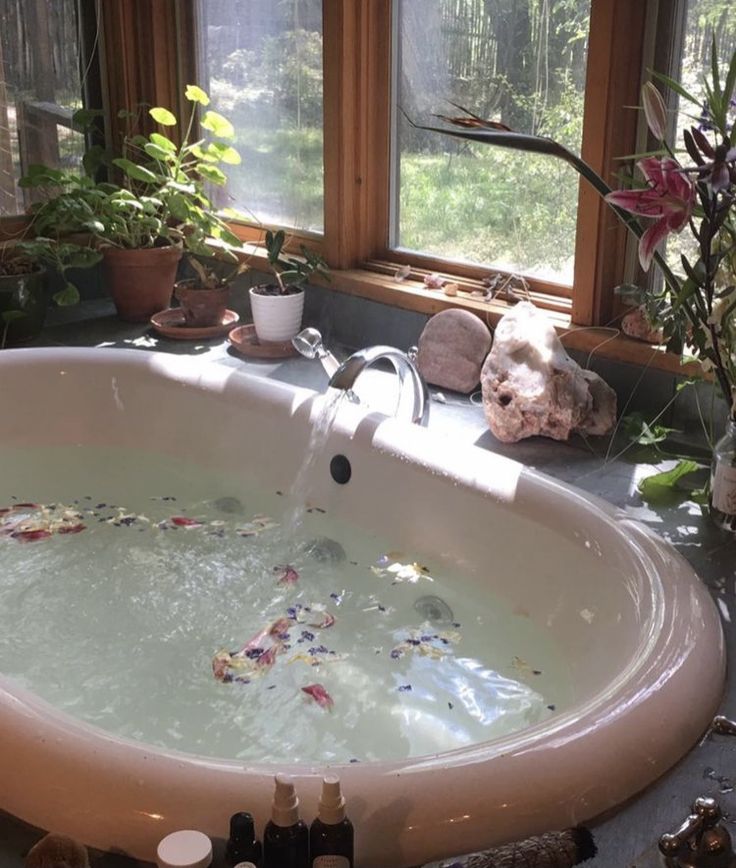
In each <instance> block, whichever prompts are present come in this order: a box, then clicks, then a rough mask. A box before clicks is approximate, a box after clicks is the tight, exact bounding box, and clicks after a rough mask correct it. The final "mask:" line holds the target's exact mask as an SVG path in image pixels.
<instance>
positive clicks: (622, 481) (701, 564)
mask: <svg viewBox="0 0 736 868" xmlns="http://www.w3.org/2000/svg"><path fill="white" fill-rule="evenodd" d="M56 313H57V316H56V324H54V325H51V326H50V327H47V329H46V330H45V331H44V333H43V335H42V337H41V338H40V339H39V340H38V341H37V342H36V345H37V346H54V345H56V346H58V345H66V346H98V347H111V346H114V347H118V348H120V347H127V348H130V349H131V351H135V350H136V349H147V350H157V351H162V352H170V353H180V354H197V355H200V356H201V357H202V359H203V360H206V361H214V362H217V363H218V364H224V365H228V366H230V367H233V368H237V369H239V370H244V371H247V372H249V373H252V374H255V375H257V376H261V377H268V378H273V379H277V380H281V381H282V382H286V383H291V384H293V385H298V386H303V387H307V388H313V389H315V390H320V391H321V390H322V389H324V387H325V385H326V376H325V375H324V373H323V371H322V369H321V367H320V366H319V365H318V364H317V363H316V362H307V361H306V360H304V359H301V358H298V359H297V358H295V359H287V360H279V361H269V362H266V361H255V360H249V359H245V358H244V357H242V356H240V355H238V354H237V353H235V352H234V351H233V350H231V349H230V348H229V347H228V344H227V342H226V341H224V340H223V339H217V340H211V341H201V342H197V341H189V342H183V341H174V340H168V339H165V338H160V337H158V336H156V335H155V334H154V333H153V332H151V331H150V330H149V329H148V328H147V327H146V326H135V325H126V324H124V323H121V322H120V321H119V320H117V319H116V318H115V316H114V314H113V312H112V309H111V306H110V304H109V302H107V301H106V300H95V301H88V302H85V303H84V304H83V305H82V306H81V308H78V309H76V310H74V311H72V312H67V313H61V312H56ZM65 320H66V321H65ZM379 376H380V374H379ZM432 392H433V393H434V394H433V398H434V400H433V403H432V411H431V421H430V427H431V428H432V429H433V430H435V431H438V432H441V433H443V434H445V435H447V436H448V437H450V438H452V439H453V440H454V441H455V442H456V443H457V444H475V445H477V446H479V447H481V448H483V449H489V450H491V451H494V452H498V453H501V454H504V455H507V456H508V457H510V458H513V459H515V460H517V461H520V462H521V463H523V464H525V465H527V466H531V467H535V468H536V469H538V470H540V471H543V472H544V473H547V474H549V475H551V476H553V477H555V478H557V479H559V480H562V481H564V482H567V483H570V484H572V485H575V486H577V487H579V488H581V489H583V490H584V491H587V492H590V493H593V494H596V495H598V496H600V497H603V498H604V499H606V500H608V501H609V502H611V503H613V504H615V505H616V506H619V507H621V508H623V509H624V510H626V512H627V513H628V514H629V515H630V516H631V517H633V518H636V519H638V520H639V521H641V522H643V523H645V524H647V525H648V526H650V527H651V528H652V529H653V530H655V531H656V532H657V533H659V534H660V535H661V536H663V537H664V538H665V539H667V540H669V541H670V542H671V543H672V544H673V545H674V546H675V547H676V548H677V550H678V551H679V552H680V553H681V554H682V555H684V557H685V558H687V559H688V560H689V561H690V563H691V564H692V565H693V567H694V568H695V570H696V571H697V572H698V574H699V575H700V577H701V578H702V580H703V581H704V583H705V584H706V585H707V586H708V588H709V590H710V591H711V593H712V595H713V597H714V599H715V601H716V604H717V606H718V608H719V610H720V612H721V615H722V620H723V624H724V628H725V633H726V639H727V646H728V657H729V663H730V664H731V665H730V666H729V668H730V670H731V672H733V671H734V667H733V665H732V664H733V659H734V653H736V631H735V630H734V624H733V621H734V616H735V615H736V558H735V556H736V541H734V540H733V539H732V538H730V537H729V536H727V535H724V534H723V533H722V532H720V531H718V530H716V529H715V528H714V527H713V526H712V525H711V524H710V523H709V521H708V519H707V518H706V517H704V516H703V515H701V513H700V510H699V508H698V507H696V506H695V505H694V504H692V503H688V502H680V501H677V502H673V503H671V504H670V505H666V506H660V507H657V508H656V509H655V508H651V507H649V506H647V505H646V504H645V503H643V502H642V500H641V498H640V497H639V495H638V493H637V489H636V485H637V482H638V480H639V479H641V478H642V477H643V476H646V475H648V474H650V473H651V472H652V469H653V467H652V465H650V464H642V463H636V462H635V461H633V460H631V454H630V453H626V452H624V451H623V450H624V446H623V445H621V444H619V442H618V441H614V444H615V445H611V444H609V443H608V442H597V443H595V444H591V443H586V442H584V441H582V440H576V441H574V442H570V443H556V442H554V441H551V440H546V439H542V438H534V439H530V440H527V441H523V442H521V443H518V444H514V445H504V444H501V443H499V442H497V441H496V440H495V439H494V438H493V437H492V435H491V434H490V433H489V431H488V429H487V425H486V423H485V419H484V417H483V412H482V409H481V407H480V406H479V403H478V402H477V396H475V399H474V396H471V397H470V398H468V397H466V396H460V395H453V394H447V395H445V396H440V398H439V399H437V395H436V390H434V389H433V390H432ZM442 397H444V399H445V400H444V402H442ZM382 409H385V408H382ZM721 711H722V713H724V714H727V715H729V716H736V691H735V690H734V678H733V676H731V677H730V678H729V683H728V685H727V689H726V695H725V697H724V701H723V704H722V709H721ZM666 725H667V722H666V721H664V722H663V726H666ZM530 785H532V786H533V783H532V784H530ZM0 786H1V784H0ZM699 795H712V796H715V797H716V798H717V799H718V801H719V802H720V804H721V806H722V808H723V810H724V812H725V814H726V820H725V822H726V826H727V828H729V829H730V830H731V831H732V833H733V834H734V835H736V739H730V740H729V738H728V737H724V736H708V737H706V738H705V739H704V740H703V742H702V743H701V744H700V745H699V746H697V747H695V748H693V750H692V751H691V752H690V753H689V754H688V755H687V756H686V757H685V758H684V759H683V760H682V761H681V762H680V763H679V764H678V765H677V766H676V768H675V769H673V770H672V771H670V772H669V773H667V774H666V775H665V776H664V778H662V779H661V780H660V781H659V782H658V783H656V784H655V785H654V786H652V787H650V788H649V789H648V790H647V791H646V792H644V793H643V794H641V795H640V796H638V797H637V798H635V799H633V800H632V801H631V802H630V803H629V804H628V805H627V806H625V807H623V808H621V809H620V810H618V811H616V812H614V813H612V815H611V816H610V817H608V818H605V819H602V820H600V821H599V822H597V823H595V824H593V825H592V829H593V833H594V836H595V840H596V844H597V846H598V851H599V853H598V856H597V857H596V858H595V859H593V860H592V861H589V862H587V863H586V865H589V866H590V868H654V866H660V868H661V866H662V865H663V862H662V861H661V860H660V858H659V857H658V856H657V855H656V852H655V851H656V841H657V838H658V836H659V835H660V834H661V833H662V832H665V831H669V830H671V829H672V828H674V827H675V826H676V825H678V824H679V823H680V821H681V820H683V819H684V817H685V816H686V815H687V813H688V808H689V805H690V804H691V803H692V801H693V800H694V798H695V797H696V796H699ZM40 836H41V832H39V831H38V830H36V829H32V828H30V827H28V826H25V825H24V824H22V823H20V822H18V821H17V820H15V819H13V818H11V817H9V816H7V815H4V814H2V813H1V812H0V864H1V865H2V866H3V868H20V866H21V865H22V863H23V855H24V854H25V852H26V851H27V849H28V848H29V847H30V846H31V845H32V844H33V843H34V842H35V841H36V840H37V839H38V838H39V837H40ZM653 848H654V849H653ZM93 864H95V865H98V866H100V868H115V866H117V868H122V866H132V865H135V864H138V863H134V862H132V861H130V860H128V859H125V858H124V857H119V856H111V855H102V854H95V858H94V859H93ZM387 868H388V866H387Z"/></svg>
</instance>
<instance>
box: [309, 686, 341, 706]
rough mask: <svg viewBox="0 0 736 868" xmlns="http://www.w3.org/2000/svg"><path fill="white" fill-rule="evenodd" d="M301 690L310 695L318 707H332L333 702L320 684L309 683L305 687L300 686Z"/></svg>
mask: <svg viewBox="0 0 736 868" xmlns="http://www.w3.org/2000/svg"><path fill="white" fill-rule="evenodd" d="M302 692H303V693H306V694H308V695H309V696H311V697H312V699H313V700H314V701H315V702H316V703H317V705H319V707H320V708H327V709H332V707H333V705H334V704H335V702H334V700H333V699H332V697H331V696H330V694H329V693H328V692H327V691H326V690H325V688H324V687H323V686H322V685H321V684H310V685H308V686H307V687H302Z"/></svg>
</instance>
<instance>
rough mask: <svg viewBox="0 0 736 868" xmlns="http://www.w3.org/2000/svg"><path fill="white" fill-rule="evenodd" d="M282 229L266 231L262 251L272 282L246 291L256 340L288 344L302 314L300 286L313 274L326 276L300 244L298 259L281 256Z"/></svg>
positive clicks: (319, 262) (324, 269)
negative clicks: (248, 295)
mask: <svg viewBox="0 0 736 868" xmlns="http://www.w3.org/2000/svg"><path fill="white" fill-rule="evenodd" d="M285 241H286V234H285V233H284V231H283V229H279V230H278V231H277V232H271V231H267V232H266V251H267V253H268V262H269V265H270V266H271V272H272V273H273V275H274V277H275V278H276V283H269V284H263V285H260V286H254V287H252V288H251V289H250V305H251V312H252V314H253V324H254V326H255V330H256V336H257V337H258V340H259V341H261V342H263V341H266V342H283V341H289V340H291V338H293V337H294V335H295V334H297V332H298V331H299V329H300V328H301V322H302V313H303V311H304V284H305V283H306V282H307V281H308V280H309V278H310V277H312V276H313V275H314V274H321V275H322V276H324V277H327V263H326V262H325V261H324V259H322V257H321V256H319V255H318V254H316V253H313V252H312V251H311V250H308V249H307V248H306V247H305V246H304V245H303V244H302V245H301V254H302V257H303V258H302V259H296V258H294V257H284V256H282V255H281V252H282V250H283V247H284V242H285Z"/></svg>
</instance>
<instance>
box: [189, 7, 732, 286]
mask: <svg viewBox="0 0 736 868" xmlns="http://www.w3.org/2000/svg"><path fill="white" fill-rule="evenodd" d="M206 5H207V6H209V7H212V8H214V7H215V6H216V5H217V0H208V3H207V4H206ZM257 5H258V4H254V3H252V2H251V0H234V2H233V3H232V4H228V6H227V9H226V8H225V7H224V6H223V7H222V9H223V11H222V16H223V17H222V20H221V21H220V20H217V21H215V19H214V18H213V20H212V23H215V24H225V23H227V22H232V21H233V20H235V19H237V20H242V21H246V20H251V19H250V18H248V16H249V15H253V16H255V15H256V13H257V12H258V10H257V9H256V6H257ZM288 5H289V6H290V9H289V10H288V14H287V10H286V7H285V6H283V7H282V6H279V7H278V10H277V11H275V12H273V15H274V16H275V17H276V18H278V16H281V18H278V22H279V26H280V27H281V28H282V30H281V32H279V33H277V34H276V35H269V36H266V37H265V38H262V39H260V40H258V39H256V38H255V37H253V38H252V39H250V40H249V41H248V37H247V34H246V37H245V42H246V43H247V44H245V43H244V44H243V46H241V47H237V48H235V49H234V50H231V51H228V50H222V51H220V50H219V48H218V47H217V46H214V45H213V46H211V47H210V49H209V50H208V54H207V64H208V67H209V69H210V75H211V80H210V89H211V91H212V92H213V94H215V95H216V97H217V100H218V103H219V104H220V105H222V106H223V107H224V109H226V110H227V112H228V115H229V116H230V117H231V118H232V119H233V122H234V125H235V128H236V136H237V138H236V145H237V147H238V149H239V150H240V152H241V153H242V155H243V163H242V165H241V166H238V167H234V171H232V172H231V173H230V176H231V183H230V186H229V193H230V194H231V195H232V196H233V198H234V200H235V204H237V205H238V207H240V208H242V209H244V210H250V211H252V212H253V213H254V215H255V216H256V217H258V218H259V219H261V220H264V221H265V220H268V219H271V220H276V222H281V223H284V224H286V225H295V226H299V227H303V228H311V229H317V230H321V228H322V225H323V222H322V220H323V217H322V211H323V186H322V171H323V166H322V141H323V136H322V125H321V100H322V80H321V63H322V37H321V33H320V32H319V31H318V25H316V24H315V20H316V15H317V12H316V10H315V9H312V6H314V5H315V4H314V3H310V0H300V2H299V3H297V4H296V6H297V7H299V9H298V15H299V16H300V17H299V23H300V25H301V26H299V27H295V26H294V19H292V18H290V17H289V15H291V14H292V13H293V11H294V8H295V6H294V4H288ZM412 5H413V6H414V7H415V10H416V14H415V18H414V19H412V18H410V17H409V18H407V19H405V20H404V21H402V38H403V39H404V40H405V42H406V40H409V42H408V43H407V44H405V45H404V52H403V53H404V54H405V55H407V56H409V55H411V51H412V50H413V51H414V53H415V55H416V56H417V57H419V61H418V62H420V63H422V64H424V67H426V68H427V69H429V73H427V71H426V69H425V70H424V72H425V74H426V75H429V74H430V73H431V75H434V76H435V77H434V78H432V79H430V84H432V83H437V82H439V84H438V85H437V87H433V86H430V87H429V88H427V93H421V92H419V93H417V86H416V81H414V80H413V81H412V83H411V84H412V87H409V86H408V84H407V78H408V77H410V75H409V74H410V73H411V71H412V70H411V69H410V68H409V61H406V62H405V65H407V69H406V70H405V71H404V75H403V77H402V79H401V90H400V95H399V103H400V105H401V107H402V108H403V109H404V110H405V111H407V113H408V114H409V115H410V116H411V117H412V119H414V120H417V121H418V122H425V123H426V122H428V121H429V120H430V119H431V115H432V113H440V114H443V113H444V114H457V113H458V112H457V111H456V110H454V109H453V108H452V106H451V105H450V102H449V101H453V102H457V103H459V104H461V105H464V106H466V107H467V108H469V109H470V110H471V111H475V112H477V113H479V114H481V115H483V116H485V117H491V118H494V119H497V120H500V121H503V122H505V123H507V124H508V125H509V126H512V127H513V128H514V129H517V130H519V131H525V132H532V133H536V134H540V135H547V136H550V137H551V138H553V139H555V140H557V141H559V142H561V143H562V144H565V145H566V146H568V147H570V148H571V149H572V150H574V151H577V152H579V150H580V142H581V138H582V119H583V88H584V81H585V54H586V51H587V27H588V23H587V19H588V13H589V6H590V4H589V0H553V2H542V0H526V2H524V3H519V2H514V0H405V2H404V3H403V4H402V6H403V7H404V8H405V9H411V6H412ZM251 7H252V8H251ZM261 8H262V7H261ZM312 13H314V14H312ZM310 15H312V18H311V19H310V18H309V16H310ZM433 16H434V17H433ZM435 24H436V25H437V26H436V27H435V26H434V25H435ZM713 31H715V32H716V35H717V37H718V38H719V40H720V41H721V42H722V43H723V46H724V47H723V51H724V52H728V51H729V50H730V49H729V46H728V42H729V39H730V40H731V41H733V39H734V35H735V34H736V16H734V15H733V14H732V4H731V3H730V0H691V3H690V4H689V13H688V25H687V35H686V42H685V51H684V56H683V75H682V77H681V78H682V80H684V81H687V80H688V77H689V78H690V79H692V78H697V76H699V75H700V71H701V70H702V68H703V62H704V59H705V58H707V52H708V49H709V45H710V34H711V32H713ZM218 38H220V39H221V40H222V39H225V36H223V35H220V36H219V37H218ZM424 67H422V68H421V69H420V68H418V69H419V72H420V73H421V72H422V69H423V68H424ZM438 70H439V72H438ZM438 74H439V75H440V76H441V77H440V78H437V75H438ZM414 78H415V79H416V80H418V81H419V82H420V83H421V81H422V80H423V79H422V76H421V75H418V76H417V75H415V76H414ZM631 110H633V109H625V110H624V111H631ZM327 135H329V131H328V132H327ZM400 145H401V165H400V185H399V193H398V214H399V232H398V237H397V238H395V239H394V240H395V241H396V242H397V243H398V244H399V245H400V246H403V247H407V248H413V249H418V250H423V251H427V252H431V253H435V254H437V255H440V256H447V257H451V258H461V259H467V260H470V261H477V262H485V263H496V264H504V265H506V266H507V267H513V268H516V269H520V270H524V271H527V272H532V273H538V274H543V275H545V276H547V277H550V278H552V279H558V280H561V281H567V282H569V281H571V278H572V267H573V252H574V250H573V248H574V237H575V226H576V218H577V196H578V180H577V177H576V176H575V173H574V172H572V171H571V170H569V169H567V168H566V167H561V166H560V165H559V163H558V162H557V161H555V160H552V159H549V160H548V159H544V158H543V157H539V158H533V159H532V158H529V157H528V156H522V155H517V154H509V153H505V152H499V153H493V152H489V151H492V149H483V148H478V147H473V146H469V145H467V144H463V143H456V142H454V141H451V140H449V139H445V138H444V137H439V136H434V137H430V136H427V135H426V134H423V133H414V132H410V131H409V130H408V128H407V127H405V126H404V125H403V124H402V125H401V129H400Z"/></svg>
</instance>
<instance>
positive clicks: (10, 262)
mask: <svg viewBox="0 0 736 868" xmlns="http://www.w3.org/2000/svg"><path fill="white" fill-rule="evenodd" d="M99 259H100V254H99V253H97V251H95V250H92V249H91V248H89V247H83V246H81V245H78V244H73V243H69V242H59V241H56V240H55V239H52V238H34V239H33V240H30V241H21V242H17V243H14V244H12V245H6V246H4V247H3V248H2V249H1V250H0V348H4V347H6V346H11V345H15V344H21V343H26V342H28V341H30V340H33V339H34V338H35V337H37V336H38V334H39V333H40V331H41V329H42V328H43V325H44V322H45V320H46V311H47V308H48V292H47V269H52V270H54V271H55V272H56V273H57V274H58V275H59V276H60V278H61V281H62V283H63V286H62V288H61V289H60V290H59V291H58V292H55V293H54V295H53V296H52V300H53V301H54V302H56V304H58V305H59V306H66V305H71V304H76V303H77V302H78V301H79V291H78V289H77V287H76V286H75V285H74V284H73V283H71V281H70V280H69V277H68V275H67V270H68V269H69V268H87V267H89V266H91V265H94V264H95V263H96V262H98V261H99Z"/></svg>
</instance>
